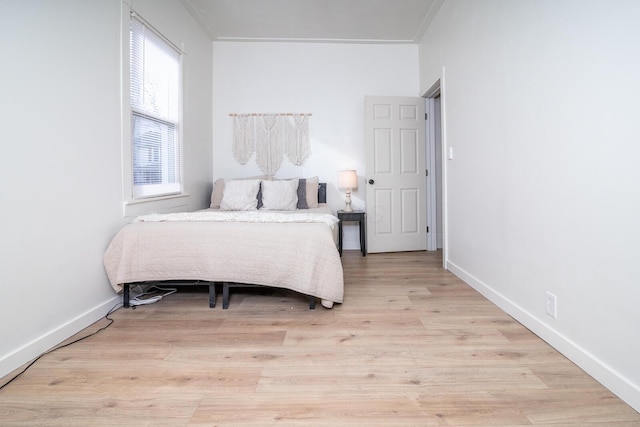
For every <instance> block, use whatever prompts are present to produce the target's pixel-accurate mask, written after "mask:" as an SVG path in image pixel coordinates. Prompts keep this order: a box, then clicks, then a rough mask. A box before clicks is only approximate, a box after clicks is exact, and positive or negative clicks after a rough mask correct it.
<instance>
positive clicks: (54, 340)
mask: <svg viewBox="0 0 640 427" xmlns="http://www.w3.org/2000/svg"><path fill="white" fill-rule="evenodd" d="M118 303H120V304H121V303H122V297H120V296H114V297H113V298H111V299H108V300H107V301H105V302H104V303H102V304H100V305H98V306H96V307H93V308H92V309H90V310H87V311H86V312H84V313H83V314H81V315H79V316H77V317H75V318H74V319H71V320H69V321H68V322H66V323H64V324H62V325H60V326H59V327H57V328H55V329H54V330H52V331H50V332H47V333H46V334H44V335H42V336H40V337H38V338H36V339H34V340H33V341H31V342H29V343H27V344H25V345H24V346H22V347H20V348H19V349H17V350H15V351H13V352H11V353H9V354H7V355H6V356H4V357H2V358H1V359H0V377H4V376H5V375H7V374H9V373H11V372H12V371H14V370H16V369H18V368H19V367H21V366H22V365H24V364H25V363H27V362H30V361H31V360H33V359H35V358H36V357H38V356H39V355H41V354H42V353H44V352H45V351H47V350H49V349H51V348H53V347H55V346H56V345H58V344H60V343H61V342H63V341H64V340H66V339H67V338H69V337H70V336H73V335H74V334H77V333H78V332H80V331H81V330H83V329H84V328H86V327H87V326H90V325H92V324H93V323H95V322H97V321H98V320H100V319H102V318H103V317H104V316H105V315H106V314H107V313H108V312H109V310H111V309H112V308H114V307H115V306H116V305H117V304H118Z"/></svg>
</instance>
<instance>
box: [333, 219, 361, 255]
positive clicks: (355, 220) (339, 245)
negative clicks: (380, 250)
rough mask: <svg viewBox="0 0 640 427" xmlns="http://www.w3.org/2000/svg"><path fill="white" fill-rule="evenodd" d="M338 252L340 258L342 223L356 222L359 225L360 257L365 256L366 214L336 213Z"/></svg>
mask: <svg viewBox="0 0 640 427" xmlns="http://www.w3.org/2000/svg"><path fill="white" fill-rule="evenodd" d="M338 219H339V220H340V221H339V223H338V251H339V252H340V256H342V223H343V222H345V221H350V222H358V223H359V225H360V250H361V251H362V256H367V229H366V226H367V213H366V212H365V211H353V212H345V211H338Z"/></svg>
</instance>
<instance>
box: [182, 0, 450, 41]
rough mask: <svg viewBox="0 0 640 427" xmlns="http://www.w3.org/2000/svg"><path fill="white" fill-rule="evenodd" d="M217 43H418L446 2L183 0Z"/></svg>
mask: <svg viewBox="0 0 640 427" xmlns="http://www.w3.org/2000/svg"><path fill="white" fill-rule="evenodd" d="M182 1H183V3H184V4H185V6H186V7H187V9H188V10H189V11H190V12H191V14H192V15H193V16H194V17H195V18H196V20H197V21H198V22H199V23H200V25H202V27H203V28H205V29H206V31H207V32H208V33H209V35H210V36H211V38H212V40H216V41H291V42H338V43H339V42H344V43H418V42H419V41H420V38H421V37H422V35H423V34H424V31H425V30H426V28H427V27H428V25H429V23H430V22H431V20H432V19H433V16H434V15H435V14H436V12H437V11H438V9H439V8H440V5H441V4H442V2H443V1H444V0H182Z"/></svg>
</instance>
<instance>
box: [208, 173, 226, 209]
mask: <svg viewBox="0 0 640 427" xmlns="http://www.w3.org/2000/svg"><path fill="white" fill-rule="evenodd" d="M223 194H224V178H218V179H216V182H214V183H213V191H212V192H211V206H210V207H211V208H213V209H220V202H221V201H222V195H223Z"/></svg>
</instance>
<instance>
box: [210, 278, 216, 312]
mask: <svg viewBox="0 0 640 427" xmlns="http://www.w3.org/2000/svg"><path fill="white" fill-rule="evenodd" d="M215 306H216V282H209V307H210V308H214V307H215Z"/></svg>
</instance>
